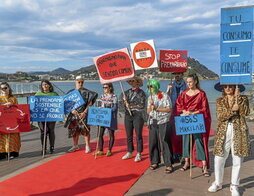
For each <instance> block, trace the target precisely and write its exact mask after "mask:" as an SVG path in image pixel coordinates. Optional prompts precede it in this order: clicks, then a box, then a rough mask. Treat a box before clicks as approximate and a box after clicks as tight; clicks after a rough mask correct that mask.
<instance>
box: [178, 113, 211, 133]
mask: <svg viewBox="0 0 254 196" xmlns="http://www.w3.org/2000/svg"><path fill="white" fill-rule="evenodd" d="M175 127H176V135H186V134H195V133H205V132H206V129H205V123H204V116H203V114H194V115H188V116H176V117H175Z"/></svg>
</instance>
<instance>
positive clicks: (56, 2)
mask: <svg viewBox="0 0 254 196" xmlns="http://www.w3.org/2000/svg"><path fill="white" fill-rule="evenodd" d="M253 4H254V0H249V1H241V0H157V1H156V0H147V1H145V0H1V3H0V66H1V70H0V72H4V73H13V72H16V71H25V72H29V71H51V70H53V69H56V68H58V67H63V68H65V69H68V70H76V69H79V68H81V67H85V66H88V65H91V64H93V61H92V57H95V56H98V55H101V54H104V53H108V52H111V51H114V50H118V49H121V48H125V47H128V48H129V49H130V43H134V42H138V41H144V40H150V39H153V40H154V42H155V47H156V51H157V53H158V52H159V50H161V49H175V50H188V52H189V56H190V57H192V58H196V59H198V60H199V61H200V63H202V64H204V65H206V66H207V67H208V68H209V69H211V70H213V71H215V72H217V73H219V50H220V47H219V40H220V8H223V7H232V6H243V5H253Z"/></svg>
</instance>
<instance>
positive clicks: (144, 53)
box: [131, 40, 158, 70]
mask: <svg viewBox="0 0 254 196" xmlns="http://www.w3.org/2000/svg"><path fill="white" fill-rule="evenodd" d="M131 52H132V58H133V62H134V68H135V70H140V69H148V68H154V67H158V63H157V58H156V53H155V48H154V42H153V40H148V41H143V42H137V43H132V44H131Z"/></svg>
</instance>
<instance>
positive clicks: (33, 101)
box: [28, 96, 64, 122]
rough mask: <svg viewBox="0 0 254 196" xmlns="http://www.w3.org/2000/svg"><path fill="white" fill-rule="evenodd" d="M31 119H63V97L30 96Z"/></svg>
mask: <svg viewBox="0 0 254 196" xmlns="http://www.w3.org/2000/svg"><path fill="white" fill-rule="evenodd" d="M28 102H29V104H30V112H31V121H38V122H39V121H47V122H49V121H63V119H64V116H63V109H64V106H63V97H60V96H31V97H29V100H28Z"/></svg>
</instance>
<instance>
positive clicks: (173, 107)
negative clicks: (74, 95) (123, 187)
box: [0, 73, 250, 195]
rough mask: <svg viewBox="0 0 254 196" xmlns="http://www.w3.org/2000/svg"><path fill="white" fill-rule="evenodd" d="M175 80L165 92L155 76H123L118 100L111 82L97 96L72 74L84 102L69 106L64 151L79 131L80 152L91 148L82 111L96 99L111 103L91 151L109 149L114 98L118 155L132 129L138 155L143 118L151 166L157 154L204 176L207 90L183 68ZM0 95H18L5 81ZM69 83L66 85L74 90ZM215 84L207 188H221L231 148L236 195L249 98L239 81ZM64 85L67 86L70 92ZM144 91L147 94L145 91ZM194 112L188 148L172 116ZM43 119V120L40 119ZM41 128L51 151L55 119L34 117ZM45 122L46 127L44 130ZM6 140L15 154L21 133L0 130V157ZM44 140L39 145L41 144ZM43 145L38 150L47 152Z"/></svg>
mask: <svg viewBox="0 0 254 196" xmlns="http://www.w3.org/2000/svg"><path fill="white" fill-rule="evenodd" d="M173 75H174V76H175V80H174V82H173V83H170V84H169V86H168V89H167V92H162V91H161V90H160V83H159V81H158V80H155V79H152V80H148V82H147V89H146V90H147V92H145V91H143V90H142V89H141V87H142V85H143V81H142V80H141V79H140V78H138V77H134V78H132V79H128V80H127V82H128V84H129V85H130V86H131V88H130V89H128V90H127V91H125V92H123V93H122V94H121V96H120V98H119V100H118V98H117V96H116V95H115V93H114V87H113V84H112V83H106V84H103V85H102V87H103V91H104V93H103V94H102V95H101V96H100V98H99V99H98V100H97V98H98V94H97V93H96V92H93V91H90V90H88V89H86V88H84V87H83V84H84V78H82V77H81V76H77V77H76V80H75V86H76V88H75V89H77V90H78V91H79V92H80V94H81V96H82V98H83V99H84V101H85V104H84V105H82V106H80V107H79V108H77V109H76V110H74V111H72V112H71V113H70V114H69V115H68V117H67V119H66V122H65V125H64V126H65V127H66V128H68V133H69V136H70V137H72V138H73V146H72V147H71V148H70V149H69V150H68V152H75V151H77V150H79V146H78V140H79V136H80V135H84V139H85V144H86V147H85V152H86V153H89V152H91V148H90V145H89V144H90V126H89V125H88V124H87V113H88V108H89V106H92V105H93V104H94V103H95V102H96V100H97V103H98V106H99V107H104V108H111V109H112V119H111V126H110V127H100V129H99V130H98V149H97V151H96V152H95V153H94V154H95V155H97V156H100V155H106V156H111V155H112V148H113V145H114V140H115V136H114V132H115V130H117V112H118V103H119V105H121V106H122V108H124V112H125V116H124V125H125V130H126V142H127V153H126V154H125V155H124V156H123V157H122V159H123V160H126V159H130V158H132V157H133V152H134V144H133V135H134V131H135V135H136V147H137V153H136V156H135V159H134V161H135V162H139V161H141V160H142V151H143V137H142V130H143V126H144V123H145V122H146V121H147V125H148V128H149V157H150V163H151V164H150V169H151V170H155V169H157V168H158V167H159V165H160V164H161V155H162V157H163V162H164V165H165V172H166V173H171V172H173V171H174V167H173V164H174V162H175V161H176V160H177V159H178V160H181V161H182V162H183V166H182V168H181V169H180V170H181V171H186V170H188V169H189V168H190V159H191V160H192V163H193V164H194V165H195V166H197V167H200V168H201V169H202V173H203V175H204V176H205V177H209V176H210V173H209V170H208V169H209V168H210V164H209V163H210V161H209V151H208V140H209V133H210V127H211V115H210V109H209V103H208V99H207V96H206V93H205V92H204V91H203V90H202V89H201V88H200V84H199V79H198V77H197V75H196V74H190V75H188V76H187V77H186V81H185V80H184V79H183V73H173ZM0 86H1V92H2V95H1V96H0V104H1V105H6V106H7V107H10V106H11V105H12V104H18V102H17V99H16V98H15V97H14V96H13V95H12V90H11V88H10V85H9V84H8V83H6V82H2V83H1V84H0ZM40 88H41V91H40V92H38V93H36V94H35V95H46V96H57V95H58V94H57V93H55V92H54V89H53V86H52V84H51V83H50V82H49V81H47V80H43V81H41V85H40ZM75 89H72V90H71V91H73V90H75ZM215 89H216V90H219V91H221V92H222V97H220V98H218V99H217V101H216V114H217V119H218V127H217V132H216V136H215V141H214V155H215V158H214V170H215V181H214V182H213V183H212V185H211V186H210V187H209V188H208V191H209V192H216V191H218V190H220V189H222V183H223V174H224V166H225V161H226V159H227V157H228V155H229V152H230V150H231V154H232V158H233V167H232V176H231V186H230V190H231V192H232V195H239V192H238V185H239V179H240V177H239V176H240V168H241V165H242V162H243V157H246V156H248V155H249V154H250V142H249V133H248V127H247V124H246V121H245V116H247V115H248V114H249V103H248V98H247V97H246V96H244V95H240V92H242V91H243V90H244V86H242V85H220V84H216V85H215ZM71 91H69V92H71ZM146 94H148V95H149V96H148V97H147V95H146ZM193 114H203V116H204V123H205V130H206V132H205V133H202V134H201V133H198V134H193V138H192V140H193V141H192V143H193V145H192V148H190V138H191V137H190V135H183V136H178V135H176V130H175V122H174V117H175V116H186V115H193ZM45 123H46V124H45ZM38 126H39V128H40V130H41V142H42V144H43V138H44V132H46V134H47V135H48V136H49V143H50V148H49V149H50V153H53V152H54V143H55V133H54V129H55V122H39V123H38ZM45 128H46V131H45ZM106 129H107V130H108V135H109V138H110V139H109V147H108V150H107V152H106V154H105V153H104V151H103V144H104V140H103V135H104V132H105V130H106ZM7 140H8V141H9V149H8V151H9V152H10V155H11V156H13V157H17V156H18V155H19V149H20V146H21V144H20V134H19V133H12V134H0V158H5V157H6V156H7V154H6V153H7V149H6V145H5V144H6V141H7ZM42 146H43V145H42ZM46 149H47V147H46V145H44V148H42V152H43V151H44V152H46Z"/></svg>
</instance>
